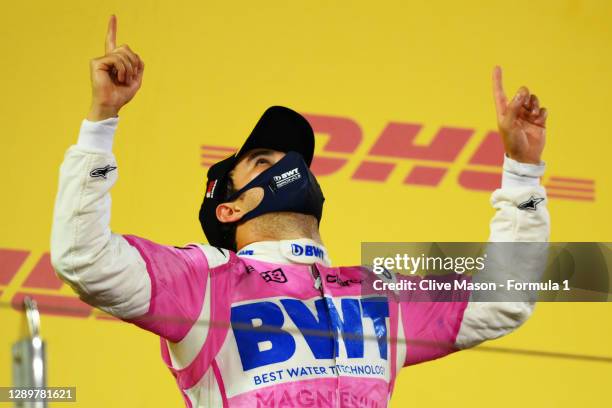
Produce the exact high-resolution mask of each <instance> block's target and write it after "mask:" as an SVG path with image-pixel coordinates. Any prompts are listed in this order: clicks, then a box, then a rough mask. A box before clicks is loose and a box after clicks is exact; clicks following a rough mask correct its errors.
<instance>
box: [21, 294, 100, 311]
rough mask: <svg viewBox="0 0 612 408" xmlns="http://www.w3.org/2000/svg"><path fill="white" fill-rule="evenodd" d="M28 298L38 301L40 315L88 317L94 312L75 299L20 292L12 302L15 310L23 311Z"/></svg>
mask: <svg viewBox="0 0 612 408" xmlns="http://www.w3.org/2000/svg"><path fill="white" fill-rule="evenodd" d="M26 296H29V297H31V298H32V299H34V300H35V301H36V304H37V306H38V310H39V311H40V313H45V314H51V315H57V316H73V317H87V316H89V315H90V314H91V311H92V307H91V306H89V305H88V304H86V303H84V302H83V301H81V300H80V299H78V298H75V297H69V296H56V295H41V294H33V293H27V292H19V293H17V294H16V295H15V296H13V299H12V300H11V305H12V306H13V309H15V310H19V311H23V299H24V298H25V297H26Z"/></svg>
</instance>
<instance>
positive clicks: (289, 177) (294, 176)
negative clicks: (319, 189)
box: [273, 167, 301, 188]
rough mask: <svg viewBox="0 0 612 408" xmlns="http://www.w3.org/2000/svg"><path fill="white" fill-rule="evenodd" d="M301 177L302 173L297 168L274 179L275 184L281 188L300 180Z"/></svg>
mask: <svg viewBox="0 0 612 408" xmlns="http://www.w3.org/2000/svg"><path fill="white" fill-rule="evenodd" d="M300 177H301V175H300V172H299V170H298V168H297V167H296V168H295V169H293V170H289V171H287V172H285V173H283V174H281V175H280V176H274V177H273V179H274V182H275V183H276V187H277V188H280V187H282V186H285V185H287V184H289V183H291V182H293V181H295V180H299V179H300Z"/></svg>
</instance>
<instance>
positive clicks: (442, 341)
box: [400, 275, 470, 366]
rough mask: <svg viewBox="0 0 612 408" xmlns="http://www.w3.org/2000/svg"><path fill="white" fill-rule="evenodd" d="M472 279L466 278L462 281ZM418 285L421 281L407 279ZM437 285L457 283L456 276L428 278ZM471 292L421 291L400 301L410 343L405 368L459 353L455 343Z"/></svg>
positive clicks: (404, 327)
mask: <svg viewBox="0 0 612 408" xmlns="http://www.w3.org/2000/svg"><path fill="white" fill-rule="evenodd" d="M463 278H465V279H469V278H468V277H462V279H463ZM405 279H408V280H413V281H415V282H417V284H418V282H419V281H421V280H423V278H420V277H405ZM426 279H433V280H435V281H436V282H450V283H451V284H452V283H453V280H455V279H456V278H455V275H444V276H427V277H426ZM469 297H470V291H468V290H450V291H432V290H428V291H425V290H417V291H414V292H413V293H411V294H410V295H409V297H407V298H403V299H401V300H400V308H401V316H402V325H403V329H404V337H405V339H406V360H405V361H404V366H408V365H413V364H418V363H422V362H425V361H429V360H434V359H436V358H440V357H443V356H446V355H448V354H450V353H453V352H455V351H457V350H458V349H457V348H456V347H455V339H456V337H457V333H458V332H459V327H460V326H461V321H462V320H463V312H464V311H465V308H466V306H467V304H468V299H469Z"/></svg>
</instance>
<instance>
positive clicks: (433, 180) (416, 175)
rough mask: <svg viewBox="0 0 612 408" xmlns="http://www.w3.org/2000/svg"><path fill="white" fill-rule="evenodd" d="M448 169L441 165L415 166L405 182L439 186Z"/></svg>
mask: <svg viewBox="0 0 612 408" xmlns="http://www.w3.org/2000/svg"><path fill="white" fill-rule="evenodd" d="M446 171H447V169H444V168H441V167H427V166H414V167H413V168H412V170H411V171H410V173H409V174H408V176H407V177H406V178H405V179H404V184H416V185H420V186H437V185H438V184H440V181H442V178H443V177H444V175H445V174H446Z"/></svg>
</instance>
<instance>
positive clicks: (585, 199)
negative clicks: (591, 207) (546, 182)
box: [547, 193, 595, 201]
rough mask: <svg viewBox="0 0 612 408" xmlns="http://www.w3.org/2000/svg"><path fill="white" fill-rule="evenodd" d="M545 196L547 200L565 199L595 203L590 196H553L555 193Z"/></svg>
mask: <svg viewBox="0 0 612 408" xmlns="http://www.w3.org/2000/svg"><path fill="white" fill-rule="evenodd" d="M547 195H548V197H549V198H565V199H568V200H582V201H595V197H591V196H576V195H569V194H555V193H548V194H547Z"/></svg>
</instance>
